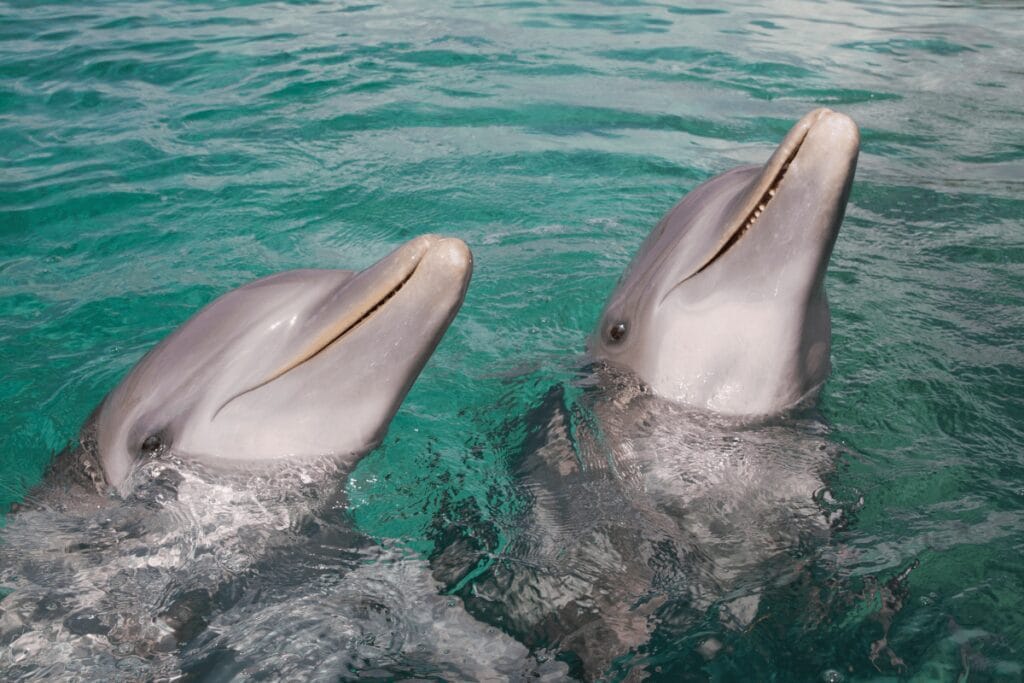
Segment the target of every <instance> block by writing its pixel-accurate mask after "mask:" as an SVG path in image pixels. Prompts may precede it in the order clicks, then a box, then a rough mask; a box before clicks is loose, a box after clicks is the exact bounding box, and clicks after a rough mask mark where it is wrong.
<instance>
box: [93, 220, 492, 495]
mask: <svg viewBox="0 0 1024 683" xmlns="http://www.w3.org/2000/svg"><path fill="white" fill-rule="evenodd" d="M471 271H472V257H471V254H470V251H469V249H468V248H467V247H466V245H465V243H463V242H462V241H461V240H458V239H453V238H441V237H438V236H435V235H424V236H421V237H417V238H415V239H413V240H411V241H409V242H407V243H406V244H404V245H402V246H401V247H399V248H398V249H396V250H394V251H393V252H392V253H391V254H389V255H388V256H386V257H384V258H383V259H381V260H380V261H378V262H377V263H376V264H374V265H372V266H370V267H369V268H367V269H366V270H363V271H361V272H353V271H349V270H295V271H287V272H283V273H278V274H275V275H270V276H268V277H265V278H262V279H259V280H256V281H254V282H252V283H250V284H247V285H245V286H243V287H239V288H238V289H235V290H233V291H231V292H228V293H227V294H225V295H223V296H221V297H220V298H218V299H216V300H214V301H213V302H212V303H210V304H208V305H207V306H206V307H205V308H203V309H202V310H200V311H199V312H198V313H196V314H195V315H194V316H192V317H191V318H190V319H189V320H187V321H186V322H185V323H184V324H182V325H181V326H180V327H179V328H178V329H177V330H175V331H174V332H173V333H172V334H170V335H169V336H168V337H167V338H165V339H164V340H163V341H162V342H160V343H159V344H158V345H157V346H156V347H154V348H153V349H152V350H151V351H150V352H149V353H147V354H146V355H145V357H143V358H142V360H140V361H139V362H138V364H137V365H136V366H135V367H134V368H133V369H132V370H131V371H130V372H129V373H128V375H127V376H126V377H125V378H124V380H123V381H122V382H121V383H120V384H119V385H118V386H117V387H116V388H115V389H114V390H113V391H111V392H110V394H109V395H108V396H107V397H106V399H104V401H103V402H102V403H101V404H100V406H99V407H98V408H97V409H96V411H94V413H93V415H92V417H91V418H90V419H89V420H88V421H87V423H86V425H85V427H84V428H83V430H82V437H81V442H82V448H81V449H80V460H81V463H76V465H77V464H81V465H84V467H85V468H86V469H87V470H88V471H89V473H90V476H92V477H93V478H94V479H95V480H96V481H97V483H99V484H106V485H108V486H110V487H113V488H114V489H117V490H119V491H121V492H122V493H124V492H125V491H126V490H127V488H128V487H127V485H126V482H127V481H128V479H129V473H130V472H131V470H132V467H133V465H134V464H135V463H136V462H138V461H139V460H140V459H145V458H148V457H152V456H154V455H157V454H173V455H174V456H176V457H178V458H182V459H187V460H193V461H200V462H203V463H206V464H212V465H215V466H225V467H231V468H251V467H253V466H258V465H259V464H260V463H268V462H279V461H282V460H297V459H310V458H314V457H323V456H328V457H333V458H336V459H339V460H342V461H345V464H347V465H353V464H354V463H355V461H356V458H357V457H358V456H360V455H362V454H364V453H366V452H368V451H370V450H372V449H373V448H374V447H375V446H376V445H377V444H378V443H380V440H381V439H382V438H383V436H384V434H385V432H386V431H387V427H388V424H389V423H390V421H391V418H392V417H393V416H394V414H395V412H396V411H397V410H398V406H399V405H400V404H401V402H402V400H403V399H404V398H405V395H406V393H408V391H409V388H410V387H411V386H412V384H413V381H414V380H415V379H416V377H417V376H418V375H419V373H420V370H421V369H422V368H423V366H424V364H425V363H426V362H427V359H429V358H430V355H431V353H433V351H434V348H435V347H436V346H437V344H438V342H439V341H440V340H441V337H442V335H444V333H445V330H446V329H447V328H448V325H449V323H451V321H452V319H453V318H454V316H455V314H456V312H457V311H458V310H459V307H460V306H461V304H462V300H463V298H464V296H465V293H466V288H467V287H468V285H469V279H470V274H471Z"/></svg>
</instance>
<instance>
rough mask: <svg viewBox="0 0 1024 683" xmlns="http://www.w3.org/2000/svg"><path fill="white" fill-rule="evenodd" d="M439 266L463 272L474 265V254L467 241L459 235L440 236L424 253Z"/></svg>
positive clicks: (426, 257) (425, 257) (425, 256)
mask: <svg viewBox="0 0 1024 683" xmlns="http://www.w3.org/2000/svg"><path fill="white" fill-rule="evenodd" d="M424 259H429V260H430V261H431V262H433V263H434V264H436V265H437V266H439V267H446V268H450V269H452V270H455V271H458V272H463V271H465V270H468V269H470V268H471V267H472V265H473V254H472V253H471V252H470V251H469V247H468V246H466V243H465V242H463V241H462V240H460V239H458V238H457V237H439V238H437V241H435V242H434V243H433V244H432V245H431V246H430V249H429V251H428V252H427V253H426V254H425V255H424Z"/></svg>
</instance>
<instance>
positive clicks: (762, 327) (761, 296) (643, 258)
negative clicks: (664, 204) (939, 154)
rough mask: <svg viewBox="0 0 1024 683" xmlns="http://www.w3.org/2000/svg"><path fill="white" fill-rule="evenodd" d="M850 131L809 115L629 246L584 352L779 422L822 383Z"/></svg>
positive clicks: (655, 385)
mask: <svg viewBox="0 0 1024 683" xmlns="http://www.w3.org/2000/svg"><path fill="white" fill-rule="evenodd" d="M858 149H859V134H858V131H857V126H856V124H854V122H853V121H852V120H851V119H850V118H849V117H848V116H845V115H843V114H839V113H836V112H833V111H830V110H828V109H816V110H814V111H812V112H810V113H809V114H807V115H806V116H804V117H803V118H802V119H800V121H799V122H798V123H797V124H796V125H795V126H794V127H793V128H792V130H790V132H789V134H788V135H787V136H786V137H785V139H784V140H783V141H782V144H781V145H779V147H778V149H776V150H775V153H774V154H772V156H771V158H770V159H769V160H768V162H767V163H766V164H765V165H764V166H760V167H759V166H746V167H741V168H737V169H734V170H732V171H729V172H728V173H724V174H722V175H720V176H717V177H715V178H712V179H711V180H709V181H707V182H706V183H704V184H702V185H701V186H700V187H698V188H696V189H695V190H693V191H692V192H691V193H689V194H688V195H686V197H685V198H683V200H682V201H680V202H679V203H678V204H677V205H676V206H675V207H674V208H673V209H672V210H671V211H669V212H668V214H667V215H666V216H665V217H664V218H662V220H661V222H660V223H658V225H657V227H655V228H654V231H653V232H652V233H651V234H650V236H649V237H648V238H647V240H646V241H645V242H644V243H643V245H642V246H641V247H640V250H639V251H638V252H637V254H636V256H635V257H634V258H633V262H632V263H631V264H630V266H629V268H628V269H627V271H626V273H625V274H624V275H623V277H622V279H621V280H620V282H619V284H618V286H617V287H616V288H615V291H614V292H613V293H612V295H611V297H610V298H609V300H608V303H607V304H606V305H605V309H604V312H603V313H602V314H601V318H600V323H599V325H598V328H597V330H596V331H595V332H594V334H593V335H592V336H591V338H590V341H589V344H588V350H589V352H590V354H591V355H592V356H593V357H595V358H597V359H600V360H605V361H608V362H610V363H612V364H615V365H618V366H621V367H623V368H626V369H628V370H629V371H631V372H633V373H635V374H636V375H637V376H639V377H640V379H641V380H643V382H644V383H645V384H647V385H648V386H649V387H650V388H651V389H652V390H653V391H654V393H656V394H658V395H659V396H663V397H665V398H669V399H672V400H675V401H679V402H682V403H685V404H688V405H692V406H695V407H699V408H705V409H709V410H713V411H715V412H719V413H726V414H735V415H758V414H761V415H764V414H773V413H778V412H780V411H782V410H785V409H786V408H789V407H792V406H794V405H797V404H799V403H801V402H803V401H804V400H805V399H808V398H811V397H813V396H814V394H815V393H816V392H817V390H818V388H819V387H820V386H821V384H822V383H823V382H824V381H825V378H826V377H827V376H828V373H829V368H830V366H829V347H830V340H831V328H830V319H829V309H828V299H827V298H826V297H825V290H824V285H823V281H824V277H825V269H826V267H827V266H828V261H829V256H830V255H831V253H832V246H833V245H834V244H835V241H836V236H837V235H838V233H839V226H840V224H841V223H842V220H843V214H844V212H845V210H846V200H847V197H848V196H849V193H850V185H851V183H852V181H853V174H854V169H855V168H856V164H857V152H858Z"/></svg>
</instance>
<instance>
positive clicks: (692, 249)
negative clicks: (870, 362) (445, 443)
mask: <svg viewBox="0 0 1024 683" xmlns="http://www.w3.org/2000/svg"><path fill="white" fill-rule="evenodd" d="M858 145H859V142H858V131H857V127H856V125H855V124H854V123H853V122H852V121H851V120H850V119H849V118H848V117H846V116H844V115H842V114H837V113H834V112H831V111H829V110H827V109H818V110H815V111H813V112H811V113H809V114H807V115H806V116H804V117H803V118H802V119H801V120H800V121H799V122H798V123H797V124H796V125H795V126H794V127H793V128H792V130H791V131H790V132H789V134H788V135H787V136H786V137H785V139H784V140H783V141H782V144H781V145H780V146H779V147H778V149H777V150H776V151H775V153H774V154H772V155H771V157H770V158H769V160H768V162H767V163H766V164H765V165H764V166H763V167H743V168H738V169H735V170H732V171H729V172H726V173H724V174H723V175H720V176H717V177H715V178H713V179H711V180H709V181H707V182H705V183H704V184H702V185H700V186H699V187H698V188H696V189H695V190H693V191H692V192H690V193H689V194H688V195H687V196H686V197H685V198H684V199H683V200H682V201H681V202H679V203H678V204H677V205H676V206H675V207H674V208H673V209H672V210H670V211H669V213H668V214H667V215H666V216H665V217H664V218H663V219H662V220H661V222H660V223H658V225H657V226H656V227H655V228H654V230H653V232H652V233H651V234H650V236H649V237H648V238H647V240H646V241H645V242H644V243H643V245H642V246H641V247H640V250H639V252H638V253H637V255H636V256H635V258H634V259H633V261H632V263H631V265H630V266H629V268H628V269H627V270H626V272H625V274H624V275H623V276H622V278H621V279H620V281H619V283H618V285H617V286H616V288H615V290H614V291H613V292H612V294H611V296H610V298H609V300H608V302H607V304H606V306H605V308H604V311H603V313H602V314H601V317H600V320H599V322H598V325H597V329H596V330H595V331H594V332H593V334H592V335H591V336H590V338H589V340H588V345H587V346H588V353H589V359H588V362H587V363H586V364H585V366H584V367H583V368H582V369H581V371H580V372H579V374H578V376H577V378H576V379H575V380H574V381H572V382H567V383H564V384H560V385H556V386H554V387H551V388H550V390H548V391H547V392H545V395H544V396H543V397H540V398H539V399H538V400H537V401H536V404H535V405H536V407H535V408H534V409H533V410H531V411H529V413H528V414H527V416H526V427H525V429H524V430H523V431H524V432H525V437H524V440H523V442H522V443H521V444H507V443H499V444H498V445H496V446H495V447H494V448H495V450H496V451H497V452H509V451H513V452H515V450H516V449H517V447H518V449H519V452H520V455H519V456H518V457H515V458H513V460H512V463H511V465H512V476H513V477H514V479H515V482H516V490H517V491H518V493H519V495H520V496H521V498H522V502H521V504H520V505H519V506H515V505H513V506H511V507H512V508H513V509H518V510H521V511H522V512H520V513H519V514H516V515H512V516H510V517H509V518H506V519H501V518H498V519H494V517H493V515H492V514H490V513H489V511H487V512H485V513H484V514H480V515H476V516H475V517H474V515H475V513H474V512H472V511H469V512H466V511H465V510H462V511H458V512H446V513H445V519H446V520H452V519H454V520H456V524H455V526H456V527H459V526H465V527H468V529H461V528H456V529H454V530H453V529H451V528H446V527H442V526H439V527H438V529H437V530H436V531H435V535H436V536H437V537H438V544H437V545H438V546H439V547H438V549H437V550H436V551H435V553H434V556H433V557H432V565H433V566H434V571H435V575H436V576H437V577H438V578H439V579H440V580H441V581H442V582H443V583H446V584H447V585H449V586H450V587H451V588H450V590H451V591H452V592H454V593H455V594H457V595H459V596H460V597H462V598H463V599H464V600H465V602H466V605H467V608H468V609H469V610H470V612H471V613H472V614H474V615H476V616H478V617H479V618H481V619H482V620H484V621H487V622H489V623H492V624H495V625H498V626H500V627H502V628H503V629H504V630H505V631H506V632H508V633H510V634H511V635H513V636H514V637H515V638H517V639H519V640H521V641H522V642H524V643H525V644H527V645H529V646H530V647H533V648H540V649H543V650H544V651H546V652H553V653H555V654H556V655H557V656H559V657H560V658H562V659H564V660H565V661H567V662H569V663H571V664H572V666H573V672H574V673H575V674H577V675H579V676H581V677H583V678H588V679H593V678H599V677H601V676H604V675H609V676H610V677H612V678H616V677H619V676H622V675H628V674H629V672H630V671H631V669H633V667H634V662H635V661H636V659H631V658H630V653H631V652H632V653H634V654H635V653H636V652H637V651H638V650H640V649H642V647H643V645H644V643H646V642H647V641H648V639H649V638H650V636H651V633H652V632H653V631H654V630H655V629H656V628H660V629H662V633H667V634H669V635H668V636H666V637H673V636H672V635H671V634H681V636H682V637H680V642H681V643H683V645H681V647H686V648H687V649H689V650H690V651H691V652H694V645H695V644H696V643H699V642H700V640H702V639H706V644H705V646H702V647H703V650H702V653H703V654H696V653H695V656H696V657H697V659H698V662H697V666H700V665H701V664H702V662H703V659H702V656H704V655H706V656H709V657H710V656H713V653H714V651H715V650H716V649H717V648H718V647H720V646H721V645H720V642H721V640H726V639H727V638H728V635H727V634H728V633H730V632H733V631H734V630H736V629H741V628H746V627H747V626H749V625H750V624H752V623H753V622H754V620H755V617H756V615H757V611H758V606H759V604H760V596H761V595H762V593H763V592H764V591H765V590H767V587H768V586H771V585H772V582H773V581H776V580H778V579H779V577H781V576H785V575H787V574H792V573H794V572H795V571H796V569H795V568H794V565H796V562H795V561H794V560H793V557H794V556H795V555H797V553H798V549H805V548H816V547H820V545H821V544H822V542H823V541H824V539H826V538H827V537H828V532H829V525H830V523H833V522H835V519H834V518H829V516H828V514H826V511H825V510H823V508H822V506H821V505H820V503H819V498H820V496H821V495H822V493H821V492H822V491H824V490H826V489H825V484H824V477H825V475H826V474H827V473H828V472H829V471H830V468H831V467H832V462H833V459H834V457H835V450H836V449H835V447H834V446H833V445H832V444H829V443H828V441H827V440H826V439H825V438H823V437H824V434H825V433H826V432H827V428H825V426H824V425H822V424H821V423H820V420H818V419H817V418H815V417H814V416H813V415H811V416H809V415H807V414H801V413H800V412H798V411H793V410H790V409H791V408H794V407H797V406H806V405H807V404H809V403H810V399H812V398H813V397H814V395H815V392H816V391H817V389H818V387H819V386H820V385H821V383H822V382H823V381H824V380H825V377H826V375H827V374H828V371H829V344H830V323H829V311H828V303H827V299H826V298H825V293H824V289H823V279H824V274H825V269H826V266H827V263H828V260H829V256H830V254H831V251H832V248H833V245H834V243H835V240H836V236H837V233H838V231H839V226H840V223H841V222H842V219H843V214H844V210H845V206H846V202H847V197H848V194H849V191H850V185H851V181H852V178H853V174H854V169H855V165H856V159H857V153H858ZM512 393H515V392H512ZM781 413H784V415H782V416H781V417H780V416H779V414H781ZM771 415H775V417H768V416H771ZM503 431H504V432H508V431H509V430H507V429H505V430H503ZM500 438H503V437H500V436H499V439H500ZM450 526H451V522H450V521H449V522H448V527H450ZM482 539H484V540H482ZM485 539H492V540H491V541H490V542H487V541H485ZM497 539H504V541H503V544H502V545H497V544H498V543H499V540H497ZM696 623H700V624H702V629H701V632H702V635H701V636H700V637H698V638H694V636H693V635H692V634H691V631H690V630H691V629H692V628H693V625H694V624H696ZM675 637H679V636H675ZM716 643H717V645H716ZM640 661H641V662H642V657H641V658H640ZM614 666H618V667H619V668H618V669H617V670H615V671H613V672H612V673H609V667H614Z"/></svg>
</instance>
